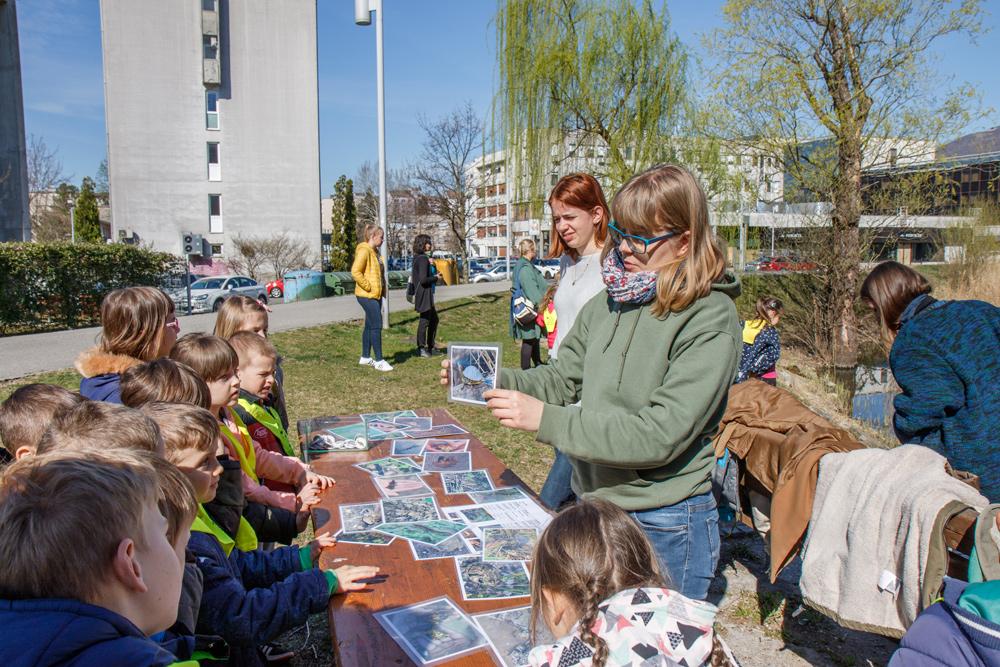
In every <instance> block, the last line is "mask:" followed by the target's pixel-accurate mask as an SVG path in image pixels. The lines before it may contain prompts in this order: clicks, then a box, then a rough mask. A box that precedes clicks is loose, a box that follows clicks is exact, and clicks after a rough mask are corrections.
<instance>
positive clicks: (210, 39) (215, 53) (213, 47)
mask: <svg viewBox="0 0 1000 667" xmlns="http://www.w3.org/2000/svg"><path fill="white" fill-rule="evenodd" d="M201 50H202V56H203V57H204V58H205V60H217V59H218V58H219V38H218V37H216V36H215V35H202V36H201Z"/></svg>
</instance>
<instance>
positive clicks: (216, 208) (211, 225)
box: [208, 195, 222, 234]
mask: <svg viewBox="0 0 1000 667" xmlns="http://www.w3.org/2000/svg"><path fill="white" fill-rule="evenodd" d="M208 231H209V233H211V234H221V233H222V195H208Z"/></svg>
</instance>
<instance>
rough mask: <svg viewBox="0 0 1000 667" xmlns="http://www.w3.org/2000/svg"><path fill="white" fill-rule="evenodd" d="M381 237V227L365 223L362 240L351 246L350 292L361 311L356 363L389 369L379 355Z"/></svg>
mask: <svg viewBox="0 0 1000 667" xmlns="http://www.w3.org/2000/svg"><path fill="white" fill-rule="evenodd" d="M384 240H385V234H384V233H383V232H382V228H381V227H379V226H378V225H365V240H364V241H363V242H361V243H359V244H358V247H357V248H355V250H354V263H353V264H352V265H351V276H353V278H354V296H355V297H357V299H358V303H359V304H361V308H362V309H364V311H365V328H364V329H363V330H362V331H361V358H360V359H358V363H359V364H361V365H362V366H371V367H372V368H374V369H375V370H379V371H391V370H392V366H390V365H389V362H388V361H386V360H385V359H383V358H382V299H383V298H385V297H386V293H385V290H386V288H385V268H384V267H383V266H382V258H381V257H379V254H378V249H379V248H380V247H382V242H383V241H384Z"/></svg>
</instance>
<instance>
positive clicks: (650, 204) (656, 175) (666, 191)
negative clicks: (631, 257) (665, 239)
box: [604, 164, 726, 317]
mask: <svg viewBox="0 0 1000 667" xmlns="http://www.w3.org/2000/svg"><path fill="white" fill-rule="evenodd" d="M611 211H612V215H613V216H614V222H615V223H616V225H617V226H618V227H619V228H620V229H622V231H625V232H627V233H631V234H636V235H640V236H646V237H652V236H657V235H659V234H662V233H663V232H664V231H675V232H679V233H684V232H688V233H689V234H690V237H689V239H688V251H687V253H686V254H685V255H684V256H683V257H678V258H677V259H676V260H675V261H673V262H671V263H670V264H667V265H666V266H664V267H662V268H660V269H659V271H658V273H659V276H658V278H657V281H656V302H655V303H654V304H653V309H652V312H653V315H655V316H657V317H662V316H665V315H666V314H667V313H676V312H680V311H682V310H684V309H685V308H687V307H688V306H690V305H691V304H692V303H694V302H695V301H696V300H698V299H700V298H702V297H704V296H708V294H709V292H710V291H711V289H712V283H714V282H717V281H719V280H720V279H721V278H722V276H723V275H724V274H725V271H726V258H725V254H724V253H723V252H722V246H721V245H720V244H719V242H718V241H717V240H716V238H715V236H714V235H713V234H712V228H711V226H710V225H709V223H708V202H707V200H706V199H705V193H704V191H703V190H702V189H701V186H700V185H699V184H698V179H696V178H695V177H694V175H693V174H692V173H691V172H689V171H688V170H687V169H684V168H683V167H678V166H676V165H672V164H667V165H658V166H656V167H652V168H651V169H647V170H646V171H644V172H642V173H641V174H636V175H635V176H633V177H632V178H630V179H629V180H628V181H627V182H626V183H625V185H623V186H622V187H621V189H620V190H619V191H618V193H617V194H616V195H615V198H614V200H613V201H612V203H611ZM613 249H614V246H612V245H611V244H608V245H606V246H605V247H604V252H605V253H608V252H611V250H613Z"/></svg>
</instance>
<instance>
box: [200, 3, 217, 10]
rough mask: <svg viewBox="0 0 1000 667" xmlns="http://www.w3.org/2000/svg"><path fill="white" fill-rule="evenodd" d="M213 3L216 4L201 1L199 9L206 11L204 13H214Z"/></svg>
mask: <svg viewBox="0 0 1000 667" xmlns="http://www.w3.org/2000/svg"><path fill="white" fill-rule="evenodd" d="M215 2H216V0H201V8H202V10H203V11H206V12H214V11H216V5H215Z"/></svg>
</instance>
